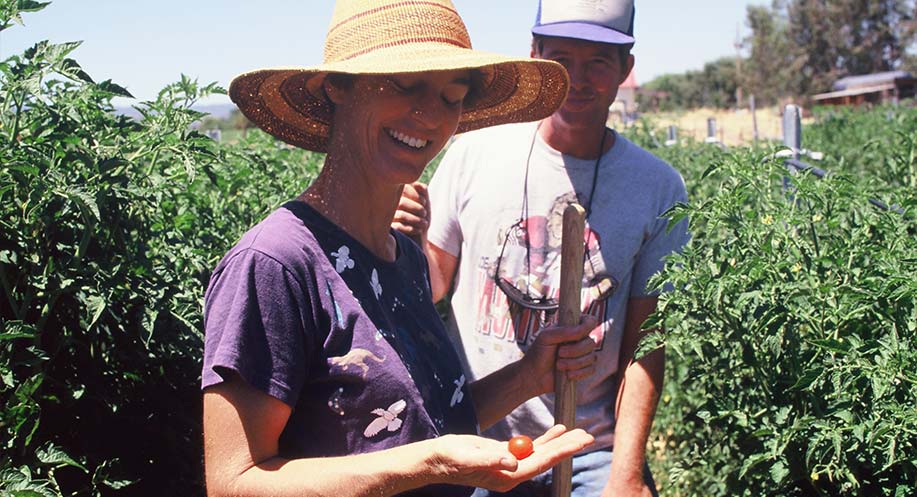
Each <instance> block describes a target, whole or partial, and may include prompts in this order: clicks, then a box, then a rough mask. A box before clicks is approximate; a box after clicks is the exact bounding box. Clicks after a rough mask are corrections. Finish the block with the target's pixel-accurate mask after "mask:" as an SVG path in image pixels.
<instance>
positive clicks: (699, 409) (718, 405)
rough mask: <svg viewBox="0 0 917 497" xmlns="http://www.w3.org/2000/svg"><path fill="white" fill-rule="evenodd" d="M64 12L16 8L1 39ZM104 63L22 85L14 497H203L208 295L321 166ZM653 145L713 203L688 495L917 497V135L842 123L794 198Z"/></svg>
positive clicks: (685, 473) (676, 350)
mask: <svg viewBox="0 0 917 497" xmlns="http://www.w3.org/2000/svg"><path fill="white" fill-rule="evenodd" d="M45 5H46V3H45V2H36V1H25V0H18V1H15V0H0V31H2V30H3V29H7V28H10V27H15V25H16V24H21V23H22V14H23V13H28V12H35V11H38V10H41V9H42V8H44V7H45ZM78 47H79V43H61V44H55V43H51V42H41V43H38V44H36V45H35V46H34V47H32V48H30V49H29V50H27V51H25V52H24V53H22V54H19V55H15V56H12V57H9V58H7V59H6V60H3V61H0V225H2V227H0V405H2V406H3V407H2V410H0V496H6V495H11V496H12V495H16V496H26V495H28V496H34V495H42V496H44V495H48V496H58V495H81V496H82V495H202V494H203V485H202V477H203V470H202V467H201V458H202V454H201V432H200V431H201V427H200V419H201V412H200V406H201V400H200V392H199V382H200V360H201V355H202V336H201V330H202V314H201V309H202V295H203V290H204V286H205V284H206V282H207V278H208V277H209V274H210V271H211V270H212V268H213V267H214V266H215V265H216V262H217V261H218V259H219V257H220V256H221V255H222V254H223V253H224V252H225V251H226V250H227V249H228V248H229V247H230V246H231V245H232V243H233V242H234V241H235V240H236V239H237V238H238V237H239V236H240V235H241V234H242V233H243V232H244V231H245V230H246V229H248V228H249V227H250V226H252V225H253V224H255V223H256V222H257V221H258V220H260V219H261V218H262V217H263V216H264V215H266V214H267V213H268V212H269V211H270V210H272V209H273V208H275V207H276V206H277V205H279V204H280V203H281V202H283V201H284V200H286V199H288V198H290V197H292V196H294V195H296V194H297V193H299V192H300V191H301V190H302V189H303V188H305V186H306V185H307V184H308V183H309V182H310V181H311V179H312V178H313V177H314V175H315V174H316V173H317V170H318V167H319V161H320V157H319V156H316V155H314V154H310V153H308V152H304V151H302V150H297V149H292V148H289V147H286V146H281V145H278V144H277V142H276V141H275V140H274V139H272V138H270V137H268V136H266V135H264V134H263V133H261V132H258V131H250V132H248V133H247V134H246V135H245V136H244V137H243V138H242V139H241V140H239V141H238V142H235V143H228V144H227V143H217V142H214V141H213V140H211V139H209V138H207V137H206V136H204V135H202V134H201V133H199V132H198V131H195V129H194V126H192V124H193V123H194V122H196V121H198V120H199V119H200V118H201V117H202V114H201V113H199V112H196V111H194V110H193V109H192V105H193V104H194V103H195V102H196V101H197V100H198V99H200V98H202V97H205V96H207V95H209V94H213V93H222V92H223V90H222V89H221V88H219V87H217V86H216V85H213V84H210V85H201V84H198V83H197V82H196V81H194V80H192V79H190V78H187V77H184V76H183V77H181V79H180V80H179V81H177V82H176V83H174V84H172V85H169V86H168V87H166V88H164V89H163V90H162V91H161V92H160V93H159V95H158V96H157V98H156V99H154V100H152V101H149V102H141V103H138V104H137V105H136V106H135V108H136V109H137V110H138V111H139V112H140V114H141V115H142V118H141V119H138V120H133V119H129V118H127V117H123V116H118V115H116V114H115V113H114V112H113V111H114V108H113V105H112V99H113V98H114V97H116V96H122V97H127V96H129V94H128V92H127V91H126V90H125V89H124V88H122V87H120V86H119V85H117V84H116V83H114V82H111V81H101V82H98V81H94V80H93V79H92V77H91V76H90V75H89V74H87V73H86V72H85V71H84V70H83V69H82V68H81V67H80V65H79V64H78V63H77V62H76V61H75V60H74V59H73V58H72V56H73V54H74V53H76V51H77V49H78ZM630 134H631V135H632V138H633V139H634V140H636V141H638V142H639V143H641V144H642V145H644V146H645V147H647V148H649V149H651V150H652V151H653V152H655V153H657V154H658V155H660V156H662V157H663V158H665V159H666V160H668V161H669V162H670V163H671V164H672V165H673V166H675V167H676V168H677V169H678V170H679V171H681V172H682V174H683V175H684V176H685V179H686V183H687V186H688V190H689V197H690V199H691V202H690V204H688V205H683V206H679V207H677V208H675V209H674V210H673V211H671V212H670V213H669V214H668V215H669V216H670V217H671V218H672V219H673V220H677V219H680V218H682V217H684V216H687V217H688V218H689V219H690V223H691V232H692V240H691V242H690V243H689V245H688V246H687V247H686V249H685V251H684V252H683V253H682V254H681V255H678V256H675V257H673V258H672V259H671V260H670V261H669V262H670V263H669V265H668V268H667V271H666V273H665V274H664V275H662V276H661V278H660V279H659V280H658V281H662V280H663V279H665V280H667V281H670V282H671V283H672V284H673V285H674V288H675V291H672V292H668V293H665V294H664V295H663V296H662V298H661V303H660V311H659V312H658V313H657V314H656V315H654V317H653V318H651V321H650V322H649V323H648V325H664V327H665V329H666V331H665V333H663V334H657V335H655V338H656V340H660V341H662V342H663V343H665V344H666V346H667V350H668V351H669V357H670V361H669V375H668V378H667V383H666V387H665V391H664V392H663V398H662V401H661V403H660V406H659V413H658V416H657V420H656V424H655V427H656V429H657V430H656V433H655V434H654V438H653V440H652V445H651V447H650V448H651V453H650V461H651V463H652V465H653V466H654V470H655V473H656V477H657V480H658V481H659V482H660V484H661V485H662V490H663V494H664V495H669V496H688V495H704V496H719V495H745V496H759V495H774V496H777V495H781V496H782V495H795V496H810V495H811V496H814V495H830V496H835V495H837V496H860V495H863V496H865V495H869V496H872V495H889V496H895V497H902V496H905V495H913V492H914V488H917V388H915V383H917V373H915V372H917V343H915V341H917V304H915V302H917V227H915V219H917V159H915V157H917V110H915V109H913V108H907V107H905V106H902V107H895V108H887V109H877V110H874V111H871V112H860V111H840V110H833V111H825V112H823V113H820V114H819V115H818V123H817V124H816V125H815V126H812V127H807V128H806V130H805V133H804V140H805V144H806V147H807V148H809V149H813V150H819V151H823V152H824V153H825V154H826V159H825V160H824V161H823V162H822V163H820V164H819V166H820V167H822V168H824V169H827V170H829V171H831V173H832V174H830V175H829V176H828V177H827V178H826V179H823V180H819V179H817V178H815V177H813V176H811V175H809V174H805V173H803V174H795V175H792V176H789V181H788V183H789V185H790V187H789V188H787V187H786V186H785V185H786V183H787V182H786V181H785V177H786V176H787V173H786V169H785V168H784V167H783V165H782V163H780V162H778V161H775V160H767V159H768V157H770V155H771V152H773V151H774V150H773V149H768V148H762V147H756V148H740V149H732V150H723V149H721V148H719V147H716V146H709V145H703V144H694V143H688V144H684V145H682V146H678V147H671V148H665V147H660V146H658V145H657V144H658V140H654V139H653V138H652V136H653V131H652V129H651V128H650V127H649V126H646V127H642V128H637V129H636V130H632V131H631V133H630ZM431 170H432V168H431ZM871 199H877V200H880V201H881V202H882V203H884V204H885V205H888V206H892V209H889V210H883V209H879V208H876V207H875V206H874V205H872V204H871V203H870V200H871ZM654 343H655V342H652V341H648V342H647V344H646V345H645V346H646V347H651V346H653V345H654Z"/></svg>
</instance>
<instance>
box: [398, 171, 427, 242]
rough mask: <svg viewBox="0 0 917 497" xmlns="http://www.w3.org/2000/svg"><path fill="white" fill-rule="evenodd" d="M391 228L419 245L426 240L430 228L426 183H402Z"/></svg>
mask: <svg viewBox="0 0 917 497" xmlns="http://www.w3.org/2000/svg"><path fill="white" fill-rule="evenodd" d="M392 228H394V229H396V230H398V231H400V232H402V233H404V234H405V235H407V236H409V237H410V238H411V240H414V243H416V244H417V245H419V246H420V247H423V246H424V243H425V242H426V241H427V230H428V229H429V228H430V196H429V194H428V193H427V185H425V184H423V183H421V182H419V181H415V182H414V183H411V184H410V185H404V190H402V192H401V200H400V201H399V202H398V210H396V211H395V216H394V217H393V218H392Z"/></svg>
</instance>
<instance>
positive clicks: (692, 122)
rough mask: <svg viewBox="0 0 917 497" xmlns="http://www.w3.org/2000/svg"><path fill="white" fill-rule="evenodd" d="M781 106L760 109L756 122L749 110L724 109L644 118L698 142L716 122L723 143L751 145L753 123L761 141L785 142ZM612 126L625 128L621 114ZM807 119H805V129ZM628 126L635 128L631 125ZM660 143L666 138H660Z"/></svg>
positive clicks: (613, 118)
mask: <svg viewBox="0 0 917 497" xmlns="http://www.w3.org/2000/svg"><path fill="white" fill-rule="evenodd" d="M781 112H782V108H781V107H766V108H759V109H757V110H756V112H755V116H754V119H753V117H752V113H751V111H750V110H748V109H740V110H723V109H694V110H691V111H681V112H656V113H642V114H640V117H641V118H644V119H649V120H650V122H652V123H653V125H654V127H655V128H656V129H661V130H667V129H668V127H669V126H670V125H675V126H677V127H678V137H679V138H683V137H694V139H695V140H697V141H704V140H705V139H706V138H707V136H708V135H707V119H708V118H711V117H712V118H714V119H716V137H717V139H719V141H720V142H722V143H725V144H726V145H729V146H734V145H743V144H750V143H751V142H752V141H753V140H754V136H755V133H754V129H755V127H754V122H755V120H757V124H758V138H759V139H762V140H767V139H775V140H783V124H782V117H781ZM608 124H609V126H612V127H614V128H616V129H622V128H624V125H623V124H622V121H621V117H620V115H619V114H614V113H612V114H611V115H610V116H609V120H608ZM806 124H807V119H803V126H805V125H806ZM628 125H630V126H632V125H633V124H632V123H629V124H628ZM659 138H660V139H661V140H663V139H665V138H666V136H660V137H659Z"/></svg>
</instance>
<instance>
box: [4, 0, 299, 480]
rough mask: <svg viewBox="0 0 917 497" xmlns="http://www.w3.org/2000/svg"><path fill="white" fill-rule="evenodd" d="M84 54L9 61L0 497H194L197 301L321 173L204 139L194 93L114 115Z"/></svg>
mask: <svg viewBox="0 0 917 497" xmlns="http://www.w3.org/2000/svg"><path fill="white" fill-rule="evenodd" d="M2 5H3V6H2V8H0V13H2V14H3V16H4V17H3V18H0V26H3V27H7V26H10V25H12V24H13V21H17V22H18V21H21V19H20V17H19V16H20V14H21V12H23V11H34V10H40V9H41V8H42V7H43V6H44V4H43V3H39V2H21V1H20V2H15V1H14V2H3V4H2ZM78 46H79V43H63V44H53V43H50V42H41V43H38V44H36V45H35V46H33V47H32V48H30V49H29V50H27V51H25V52H24V53H23V54H20V55H16V56H12V57H10V58H8V59H6V60H4V61H3V62H0V224H2V229H0V287H2V288H0V317H2V321H0V405H3V408H2V411H0V446H2V447H0V495H110V494H116V493H119V492H120V493H122V494H125V495H200V494H202V493H203V486H202V484H201V480H202V475H203V472H202V468H201V447H200V446H201V434H200V404H201V402H200V392H199V384H200V380H199V378H200V360H201V357H202V336H201V329H202V323H201V320H202V316H201V308H202V295H203V289H204V285H205V284H206V282H207V278H208V277H209V274H210V271H211V270H212V268H213V267H214V266H215V264H216V262H217V260H218V258H219V257H220V256H221V255H222V253H224V252H225V251H226V250H227V249H228V248H229V246H231V244H232V243H233V242H234V240H235V239H237V238H238V236H240V235H241V233H242V232H244V230H245V229H247V228H248V227H250V226H251V225H253V224H254V223H255V222H257V221H258V220H259V219H260V218H261V217H262V216H264V215H265V214H266V213H267V212H269V211H270V210H271V209H272V208H274V207H276V206H277V205H278V204H279V203H280V202H282V201H283V200H285V199H287V198H289V197H290V196H291V195H295V194H296V193H298V192H299V191H301V189H302V188H304V187H305V185H306V184H308V182H309V181H310V179H311V177H312V176H313V175H314V174H315V173H316V170H317V158H316V157H314V156H312V155H311V154H308V153H305V152H303V151H299V150H291V149H289V148H286V147H280V146H278V145H276V142H275V141H274V140H272V139H270V138H268V137H266V136H265V135H263V134H261V133H258V132H253V133H249V134H248V136H247V137H246V138H245V139H244V140H242V141H241V142H240V143H237V144H232V145H221V144H218V143H216V142H214V141H213V140H211V139H210V138H208V137H206V136H204V135H202V134H200V133H198V132H197V131H195V130H194V129H193V127H192V126H191V125H192V123H193V122H195V121H197V120H198V119H200V117H201V116H202V114H200V113H199V112H196V111H194V110H192V109H191V106H192V104H194V103H195V102H196V101H197V100H198V99H199V98H201V97H204V96H206V95H208V94H212V93H221V92H223V90H222V89H221V88H219V87H217V86H216V85H214V84H210V85H199V84H198V83H197V82H195V81H193V80H191V79H190V78H187V77H184V76H183V77H182V78H181V80H180V81H178V82H176V83H174V84H172V85H170V86H168V87H167V88H165V89H163V90H162V91H161V92H160V93H159V95H158V97H157V98H156V99H155V100H153V101H149V102H143V103H140V104H138V105H137V106H136V109H137V110H138V111H139V112H140V113H141V114H142V116H143V118H142V119H140V120H132V119H129V118H127V117H124V116H118V115H115V113H114V108H113V105H112V99H113V98H114V97H116V96H123V97H129V96H130V95H129V93H128V92H127V91H126V90H125V89H124V88H122V87H120V86H119V85H117V84H115V83H113V82H111V81H102V82H96V81H94V80H93V79H92V78H91V77H90V76H89V75H88V74H86V72H85V71H83V70H82V69H81V67H80V66H79V64H78V63H77V62H76V61H75V60H74V59H73V58H71V55H72V54H73V52H74V51H75V50H76V49H77V48H78Z"/></svg>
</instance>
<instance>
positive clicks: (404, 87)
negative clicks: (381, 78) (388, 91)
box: [388, 78, 410, 93]
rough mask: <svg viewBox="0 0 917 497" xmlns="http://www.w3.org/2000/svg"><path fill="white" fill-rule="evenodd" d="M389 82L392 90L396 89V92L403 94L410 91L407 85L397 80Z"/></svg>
mask: <svg viewBox="0 0 917 497" xmlns="http://www.w3.org/2000/svg"><path fill="white" fill-rule="evenodd" d="M388 82H389V84H390V85H391V86H392V88H394V89H395V90H397V91H399V92H401V93H407V92H408V91H410V87H409V86H408V85H407V84H406V83H404V82H399V81H398V80H397V79H395V78H388Z"/></svg>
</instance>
